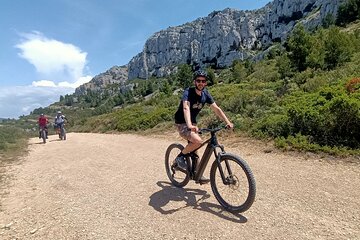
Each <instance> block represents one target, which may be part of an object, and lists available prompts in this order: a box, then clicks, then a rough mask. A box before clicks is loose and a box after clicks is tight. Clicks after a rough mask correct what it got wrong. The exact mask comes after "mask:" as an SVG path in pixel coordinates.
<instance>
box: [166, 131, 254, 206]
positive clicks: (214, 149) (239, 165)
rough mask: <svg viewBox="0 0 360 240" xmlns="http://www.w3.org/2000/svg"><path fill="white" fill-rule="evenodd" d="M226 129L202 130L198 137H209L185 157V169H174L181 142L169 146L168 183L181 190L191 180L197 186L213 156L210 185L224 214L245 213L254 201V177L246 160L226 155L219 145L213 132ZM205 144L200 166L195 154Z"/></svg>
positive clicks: (229, 154) (181, 147)
mask: <svg viewBox="0 0 360 240" xmlns="http://www.w3.org/2000/svg"><path fill="white" fill-rule="evenodd" d="M225 128H226V127H217V128H214V129H209V128H203V129H200V130H199V133H200V134H203V133H206V132H209V133H210V134H211V137H210V138H209V139H207V140H206V141H204V143H203V144H202V145H201V146H200V147H199V148H197V149H196V150H194V151H193V152H191V153H189V154H187V156H186V157H185V161H186V163H187V170H186V171H184V170H181V169H180V168H178V167H177V162H176V161H175V158H176V156H177V155H178V154H179V153H180V152H181V151H182V150H183V149H184V146H183V145H182V144H180V143H173V144H171V145H170V146H169V147H168V148H167V150H166V153H165V168H166V173H167V175H168V177H169V179H170V181H171V183H172V184H173V185H174V186H176V187H179V188H181V187H184V186H186V185H187V184H188V182H189V181H190V180H194V181H195V182H196V183H200V179H201V177H202V175H203V173H204V171H205V168H206V166H207V164H208V162H209V160H210V158H211V155H212V153H214V156H215V160H214V162H213V164H212V166H211V170H210V184H211V189H212V192H213V193H214V195H215V198H216V199H217V201H218V202H219V203H220V205H221V206H223V207H224V208H225V209H226V210H227V211H229V212H234V213H240V212H245V211H246V210H248V209H249V208H250V207H251V205H252V204H253V203H254V201H255V195H256V184H255V178H254V175H253V173H252V171H251V169H250V167H249V165H248V164H247V163H246V161H245V160H243V159H242V158H240V157H239V156H236V155H234V154H231V153H227V152H225V149H224V146H223V145H220V144H219V142H218V140H217V136H216V133H217V132H218V131H220V130H222V129H225ZM205 145H206V148H205V151H204V153H203V155H202V157H201V161H200V162H199V164H197V162H198V156H197V155H196V153H195V152H196V151H197V150H198V149H200V148H202V147H203V146H205Z"/></svg>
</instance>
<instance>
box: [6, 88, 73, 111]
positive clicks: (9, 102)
mask: <svg viewBox="0 0 360 240" xmlns="http://www.w3.org/2000/svg"><path fill="white" fill-rule="evenodd" d="M49 82H51V81H49ZM42 83H44V84H45V85H46V84H49V83H46V81H43V82H42ZM49 85H51V84H49ZM73 92H74V88H67V87H54V86H40V85H38V86H34V85H30V86H16V87H2V88H0V118H17V117H19V116H21V115H27V114H29V113H30V112H31V111H33V110H34V109H35V108H39V107H46V106H49V105H50V104H52V103H54V102H57V101H59V99H60V95H66V94H71V93H73Z"/></svg>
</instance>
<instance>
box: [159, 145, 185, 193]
mask: <svg viewBox="0 0 360 240" xmlns="http://www.w3.org/2000/svg"><path fill="white" fill-rule="evenodd" d="M183 149H184V146H183V145H181V144H180V143H173V144H171V145H170V146H169V147H168V148H167V150H166V153H165V169H166V174H167V176H168V178H169V180H170V181H171V183H172V184H173V185H174V186H176V187H179V188H182V187H184V186H186V184H188V183H189V181H190V173H189V172H186V173H184V172H182V171H180V170H176V162H175V158H176V156H177V155H178V154H179V153H180V152H181V151H182V150H183Z"/></svg>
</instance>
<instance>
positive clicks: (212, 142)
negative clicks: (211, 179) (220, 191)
mask: <svg viewBox="0 0 360 240" xmlns="http://www.w3.org/2000/svg"><path fill="white" fill-rule="evenodd" d="M203 130H207V129H203ZM219 130H220V129H219ZM216 132H217V131H210V134H211V137H210V138H209V139H208V140H206V141H205V142H203V143H202V144H201V146H200V147H198V148H197V149H195V150H194V151H192V153H194V152H196V151H197V150H198V149H200V148H202V147H203V146H205V145H207V146H206V148H205V151H204V153H203V155H202V157H201V160H200V163H199V164H198V166H197V167H196V170H195V172H194V171H190V172H191V173H192V177H193V179H194V180H195V181H199V180H200V178H201V177H202V175H203V173H204V171H205V169H206V166H207V164H208V163H209V160H210V158H211V155H212V153H214V155H215V161H216V163H217V165H218V168H219V172H220V175H221V178H222V180H223V183H224V184H225V185H228V184H229V181H228V180H227V179H226V178H225V174H224V171H223V169H222V166H221V164H220V158H221V155H223V154H225V149H224V146H223V145H220V144H219V142H218V140H217V137H216ZM218 148H220V150H221V151H219V152H218V151H217V149H218ZM189 159H192V158H189ZM192 160H193V159H192ZM193 164H194V161H192V164H191V165H192V166H193ZM225 164H226V168H227V169H228V171H229V174H230V175H232V172H231V169H230V165H229V163H228V161H225Z"/></svg>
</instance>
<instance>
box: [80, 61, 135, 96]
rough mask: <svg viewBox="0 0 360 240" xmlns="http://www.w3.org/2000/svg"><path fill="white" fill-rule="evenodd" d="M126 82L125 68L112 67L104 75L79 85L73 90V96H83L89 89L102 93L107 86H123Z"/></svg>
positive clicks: (126, 70) (126, 72)
mask: <svg viewBox="0 0 360 240" xmlns="http://www.w3.org/2000/svg"><path fill="white" fill-rule="evenodd" d="M127 80H128V68H127V66H114V67H112V68H110V69H109V70H107V71H106V72H104V73H101V74H99V75H97V76H95V77H94V78H93V79H91V81H90V82H88V83H85V84H83V85H81V86H80V87H78V88H76V89H75V95H83V94H85V93H86V91H87V90H88V89H89V90H91V91H98V92H101V91H103V90H104V89H105V88H106V87H107V86H109V85H111V84H116V85H117V86H121V85H123V84H124V83H125V82H126V81H127Z"/></svg>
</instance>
